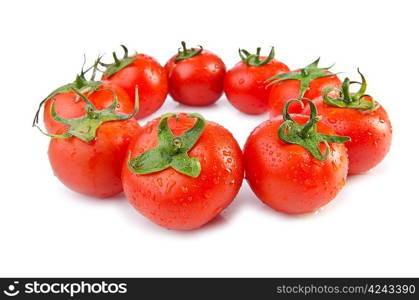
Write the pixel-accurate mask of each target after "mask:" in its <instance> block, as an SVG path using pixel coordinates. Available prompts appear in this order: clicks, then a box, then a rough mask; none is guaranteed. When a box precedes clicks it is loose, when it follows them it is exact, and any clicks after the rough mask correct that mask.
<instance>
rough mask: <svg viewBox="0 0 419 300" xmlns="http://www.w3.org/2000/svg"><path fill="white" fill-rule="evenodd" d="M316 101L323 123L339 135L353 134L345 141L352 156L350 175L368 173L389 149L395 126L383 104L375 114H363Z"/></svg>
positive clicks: (350, 159) (319, 99)
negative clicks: (349, 139)
mask: <svg viewBox="0 0 419 300" xmlns="http://www.w3.org/2000/svg"><path fill="white" fill-rule="evenodd" d="M364 99H366V100H368V99H370V100H371V98H364ZM314 103H315V104H316V106H317V110H318V113H319V114H320V115H321V116H322V122H323V123H325V124H327V125H328V126H330V127H331V128H333V130H334V131H335V132H336V133H337V134H338V135H344V136H349V137H351V141H349V142H346V143H345V146H346V148H347V149H348V156H349V174H359V173H364V172H367V171H368V170H370V169H372V168H374V167H375V166H376V165H378V164H379V163H380V162H381V161H382V160H383V159H384V157H385V156H386V155H387V153H388V151H389V150H390V146H391V139H392V127H391V123H390V119H389V117H388V115H387V112H386V111H385V110H384V108H383V107H382V106H380V107H379V108H378V109H376V110H374V111H373V112H372V113H363V112H361V111H359V110H356V109H349V108H338V107H333V106H330V105H327V104H325V103H323V98H322V97H319V98H317V99H315V100H314ZM304 113H308V110H305V111H304Z"/></svg>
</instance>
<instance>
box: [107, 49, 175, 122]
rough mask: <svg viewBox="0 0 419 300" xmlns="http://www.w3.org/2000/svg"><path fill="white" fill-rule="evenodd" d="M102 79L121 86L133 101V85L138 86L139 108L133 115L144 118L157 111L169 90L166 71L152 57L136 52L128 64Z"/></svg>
mask: <svg viewBox="0 0 419 300" xmlns="http://www.w3.org/2000/svg"><path fill="white" fill-rule="evenodd" d="M103 79H108V80H109V81H111V82H112V83H114V84H116V85H119V86H120V87H122V88H123V89H124V90H125V91H126V92H127V94H128V95H129V96H130V98H131V101H132V103H133V104H134V101H135V87H136V86H138V94H139V99H140V110H139V111H138V113H137V115H136V116H135V117H136V118H137V119H139V118H144V117H146V116H149V115H151V114H152V113H153V112H155V111H157V110H158V109H159V108H160V107H161V106H162V105H163V103H164V101H165V100H166V97H167V93H168V91H169V86H168V79H167V72H166V70H165V69H164V68H163V67H162V66H161V65H160V64H159V63H158V61H157V60H155V59H154V58H153V57H151V56H148V55H145V54H137V55H136V59H135V60H134V61H133V62H132V63H131V64H130V65H128V66H126V67H124V68H123V69H121V70H119V71H117V72H116V73H114V74H112V75H111V76H107V75H106V73H105V74H104V76H103Z"/></svg>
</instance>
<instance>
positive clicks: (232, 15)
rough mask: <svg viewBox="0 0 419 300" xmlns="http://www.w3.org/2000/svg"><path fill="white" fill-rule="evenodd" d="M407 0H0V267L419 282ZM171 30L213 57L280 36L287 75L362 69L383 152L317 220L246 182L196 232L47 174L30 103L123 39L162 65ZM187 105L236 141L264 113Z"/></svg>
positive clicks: (413, 68) (230, 60)
mask: <svg viewBox="0 0 419 300" xmlns="http://www.w3.org/2000/svg"><path fill="white" fill-rule="evenodd" d="M417 12H418V6H417V4H416V3H415V1H350V2H343V1H319V0H317V1H240V2H234V1H214V0H212V1H196V0H195V1H180V0H177V1H167V3H165V2H162V1H155V0H154V1H138V0H137V1H103V0H102V1H7V2H6V1H2V2H1V4H0V32H1V36H0V39H1V47H0V68H1V71H0V86H1V100H0V101H1V105H2V113H1V117H0V122H1V127H0V128H1V139H0V141H1V142H0V143H1V147H0V154H1V155H0V159H1V164H0V170H1V172H0V176H1V194H0V195H1V196H0V199H1V200H0V276H12V277H13V276H419V258H418V251H419V241H418V238H419V237H418V227H419V226H418V225H419V218H418V211H419V197H418V194H417V191H418V189H417V187H418V167H419V161H418V155H419V150H418V135H417V132H418V130H419V128H418V127H419V124H418V122H419V99H417V98H418V96H417V95H418V88H419V79H418V78H419V65H418V61H419V49H418V45H417V38H418V35H417V29H418V28H419V22H418V17H417ZM181 40H186V41H188V43H189V44H190V45H191V46H192V45H196V44H202V45H203V46H204V47H206V48H207V49H209V50H211V51H214V52H216V53H217V54H219V55H220V56H221V57H222V58H223V59H224V61H225V63H226V65H227V67H228V68H230V67H232V66H233V65H234V64H235V63H236V62H237V61H238V55H237V49H238V48H239V47H243V48H246V49H249V50H252V51H254V50H255V48H256V47H257V46H262V47H263V51H264V52H267V51H268V50H269V46H271V45H274V46H276V50H277V59H279V60H281V61H283V62H284V63H286V64H288V65H289V67H290V68H291V69H293V68H297V67H302V66H305V65H306V64H307V63H309V62H311V61H313V60H314V59H315V58H317V57H318V56H321V57H322V60H321V65H322V66H327V65H329V64H331V63H333V62H336V67H335V68H334V70H335V71H343V72H347V73H345V74H342V75H341V76H346V75H350V76H352V77H353V78H354V79H357V77H356V72H355V71H356V67H360V68H361V71H362V72H363V73H364V74H365V75H366V76H367V79H368V83H369V87H368V92H369V93H370V94H372V95H374V96H375V98H376V99H377V100H378V101H380V102H381V103H382V104H383V106H384V107H385V108H386V109H387V110H388V112H389V114H390V117H391V120H392V122H393V128H394V139H393V145H392V149H391V152H390V154H389V155H388V156H387V158H386V159H385V161H384V162H383V163H382V164H380V165H379V166H378V167H377V168H375V169H374V170H372V171H371V172H369V173H368V174H365V175H360V176H353V177H351V178H349V180H348V184H347V186H346V187H345V188H344V189H343V190H342V192H341V193H340V194H339V195H338V197H337V198H336V199H335V200H334V201H333V202H331V203H330V205H327V206H326V207H325V208H324V209H323V210H322V211H320V212H319V213H317V214H313V215H305V216H300V217H291V216H286V215H283V214H279V213H277V212H274V211H273V210H271V209H270V208H268V207H266V206H264V205H263V204H262V203H261V202H260V201H259V200H258V199H257V198H256V197H255V196H254V195H253V193H252V192H251V191H250V189H249V187H248V185H247V183H244V185H243V187H242V190H241V192H240V193H239V195H238V197H237V198H236V200H235V201H234V202H233V204H232V205H231V206H230V207H228V208H227V209H226V210H225V211H224V212H223V213H222V214H221V216H220V217H218V218H217V219H216V220H215V221H214V222H211V223H210V224H208V225H207V226H205V227H204V228H202V229H200V230H196V231H192V232H176V231H169V230H166V229H163V228H160V227H158V226H156V225H154V224H152V223H151V222H149V221H148V220H147V219H145V218H144V217H142V216H141V215H140V214H138V213H137V212H136V211H135V210H134V209H133V208H132V207H130V205H129V204H128V202H127V201H126V199H125V198H124V197H123V196H122V195H120V196H118V197H115V198H113V199H109V200H96V199H92V198H88V197H84V196H80V195H78V194H75V193H73V192H72V191H69V190H68V189H67V188H65V187H64V186H63V185H62V184H61V183H60V182H59V181H58V180H57V179H56V178H55V177H54V176H53V174H52V172H51V169H50V166H49V162H48V159H47V146H48V142H49V139H48V138H47V137H44V136H42V135H41V134H40V133H39V132H38V131H37V130H36V129H33V128H31V121H32V117H33V114H34V112H35V109H36V106H37V104H38V102H39V101H40V100H41V99H42V98H43V97H45V96H46V95H47V94H48V93H49V92H50V91H51V90H52V89H54V88H56V87H57V86H60V85H62V84H64V83H67V82H70V81H72V80H73V78H74V76H75V74H76V73H77V72H78V71H79V68H80V66H81V63H82V58H83V54H86V55H87V56H88V57H89V58H91V59H93V58H94V57H95V56H96V55H97V54H98V53H99V52H105V53H107V54H109V53H111V52H112V51H113V50H114V49H117V48H118V47H119V44H121V43H124V44H125V45H127V46H128V47H129V49H130V50H131V51H134V50H137V51H139V52H143V53H146V54H150V55H152V56H154V57H155V58H157V59H158V60H159V61H160V63H162V64H164V63H165V62H166V60H167V59H169V57H170V56H171V55H173V54H174V53H175V52H176V49H177V47H178V46H179V43H180V41H181ZM168 111H188V112H189V111H199V112H201V113H203V114H204V116H205V117H206V118H207V119H209V120H213V121H216V122H218V123H220V124H222V125H224V126H225V127H226V128H228V129H229V130H231V131H232V132H233V134H234V135H235V137H236V138H237V139H238V141H239V143H240V144H241V145H243V144H244V142H245V139H246V137H247V135H248V134H249V133H250V131H251V130H252V129H253V128H254V127H255V126H257V125H258V124H259V123H261V122H262V121H263V120H264V119H265V118H266V117H267V116H266V115H265V116H257V117H254V116H248V115H244V114H241V113H239V112H238V111H236V110H234V109H233V108H232V107H231V106H230V105H229V103H228V102H227V101H226V99H225V98H224V97H223V98H222V99H221V100H220V101H219V102H218V103H217V104H216V105H214V106H212V107H206V108H202V109H196V108H188V107H185V106H180V105H178V104H176V103H175V102H173V101H172V100H171V99H170V98H168V99H167V101H166V103H165V104H164V106H163V108H162V109H160V110H159V111H158V112H157V113H155V114H154V115H153V116H152V117H156V116H158V115H160V114H161V113H163V112H168Z"/></svg>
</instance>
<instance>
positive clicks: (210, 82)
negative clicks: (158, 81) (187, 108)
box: [165, 42, 226, 106]
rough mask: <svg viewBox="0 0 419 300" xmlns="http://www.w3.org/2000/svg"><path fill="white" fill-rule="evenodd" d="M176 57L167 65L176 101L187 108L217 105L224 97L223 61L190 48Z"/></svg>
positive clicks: (172, 93)
mask: <svg viewBox="0 0 419 300" xmlns="http://www.w3.org/2000/svg"><path fill="white" fill-rule="evenodd" d="M182 46H183V51H179V53H178V54H177V55H175V56H173V57H172V58H171V59H170V60H169V61H168V62H167V63H166V65H165V69H166V71H167V74H168V77H169V93H170V95H171V96H172V98H173V100H175V101H177V102H180V103H182V104H186V105H192V106H205V105H210V104H213V103H215V102H216V101H217V100H218V99H219V98H220V97H221V95H222V94H223V82H224V75H225V73H226V67H225V65H224V62H223V61H222V60H221V58H219V57H218V56H217V55H215V54H214V53H212V52H210V51H208V50H204V49H202V47H200V48H199V49H196V48H192V49H187V48H186V44H185V42H182Z"/></svg>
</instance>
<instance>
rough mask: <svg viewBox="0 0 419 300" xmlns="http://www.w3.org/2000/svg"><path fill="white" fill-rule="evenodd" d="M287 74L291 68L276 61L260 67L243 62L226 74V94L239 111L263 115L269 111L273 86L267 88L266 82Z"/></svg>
mask: <svg viewBox="0 0 419 300" xmlns="http://www.w3.org/2000/svg"><path fill="white" fill-rule="evenodd" d="M261 59H264V57H262V58H261ZM285 72H289V68H288V67H287V66H286V65H285V64H283V63H282V62H279V61H277V60H275V59H274V60H272V61H270V62H269V63H267V64H266V65H263V66H259V67H253V66H248V65H247V64H246V63H244V62H242V61H241V62H239V63H237V64H236V65H235V66H234V67H233V68H232V69H230V70H229V71H228V72H227V73H226V75H225V77H224V92H225V93H226V96H227V99H228V101H230V103H231V104H232V105H233V106H234V107H235V108H237V109H238V110H240V111H242V112H244V113H246V114H252V115H253V114H262V113H265V112H266V111H267V110H268V97H269V93H270V90H271V86H270V87H268V88H266V85H267V83H266V82H265V81H266V80H267V79H268V78H270V77H272V76H274V75H277V74H281V73H285Z"/></svg>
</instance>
